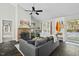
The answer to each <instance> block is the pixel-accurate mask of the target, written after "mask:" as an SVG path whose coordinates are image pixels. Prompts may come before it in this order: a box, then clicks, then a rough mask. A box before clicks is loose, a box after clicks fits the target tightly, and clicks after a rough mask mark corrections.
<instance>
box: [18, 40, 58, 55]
mask: <svg viewBox="0 0 79 59" xmlns="http://www.w3.org/2000/svg"><path fill="white" fill-rule="evenodd" d="M19 46H20V50H21V51H22V53H23V54H24V55H25V56H48V55H50V54H51V53H52V52H53V51H54V50H55V49H56V47H58V46H59V41H58V40H57V41H56V42H53V41H52V40H50V41H48V42H46V43H44V44H42V45H39V46H37V47H36V46H34V45H32V44H29V43H28V42H27V41H25V40H23V39H20V41H19Z"/></svg>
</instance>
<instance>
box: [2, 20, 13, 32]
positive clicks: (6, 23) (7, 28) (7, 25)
mask: <svg viewBox="0 0 79 59" xmlns="http://www.w3.org/2000/svg"><path fill="white" fill-rule="evenodd" d="M2 31H3V34H10V33H11V32H12V21H10V20H2Z"/></svg>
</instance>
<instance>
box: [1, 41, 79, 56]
mask: <svg viewBox="0 0 79 59" xmlns="http://www.w3.org/2000/svg"><path fill="white" fill-rule="evenodd" d="M15 44H17V42H16V41H10V42H6V43H1V44H0V56H22V55H21V53H20V52H19V51H18V50H17V49H16V48H15V46H14V45H15ZM50 56H79V46H78V45H73V44H69V43H63V42H60V45H59V47H57V48H56V49H55V51H54V52H52V53H51V55H50Z"/></svg>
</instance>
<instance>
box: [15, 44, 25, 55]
mask: <svg viewBox="0 0 79 59" xmlns="http://www.w3.org/2000/svg"><path fill="white" fill-rule="evenodd" d="M15 47H16V48H17V50H18V51H19V52H20V53H21V54H22V55H23V56H24V54H23V53H22V51H21V50H20V49H19V44H16V45H15Z"/></svg>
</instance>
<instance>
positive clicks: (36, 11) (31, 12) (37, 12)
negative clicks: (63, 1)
mask: <svg viewBox="0 0 79 59" xmlns="http://www.w3.org/2000/svg"><path fill="white" fill-rule="evenodd" d="M25 11H28V12H30V15H32V14H33V12H34V13H35V14H36V15H39V12H43V10H36V9H35V7H34V6H32V10H25Z"/></svg>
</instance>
